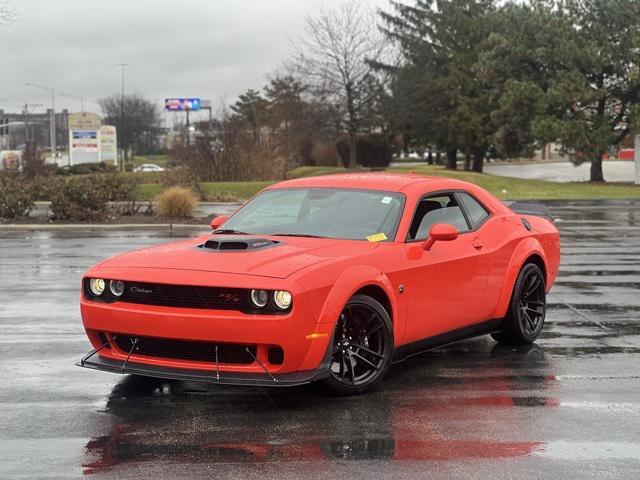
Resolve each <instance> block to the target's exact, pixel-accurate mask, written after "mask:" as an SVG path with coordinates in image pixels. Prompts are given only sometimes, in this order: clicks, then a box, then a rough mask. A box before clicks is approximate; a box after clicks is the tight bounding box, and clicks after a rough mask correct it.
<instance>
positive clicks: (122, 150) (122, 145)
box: [118, 63, 129, 172]
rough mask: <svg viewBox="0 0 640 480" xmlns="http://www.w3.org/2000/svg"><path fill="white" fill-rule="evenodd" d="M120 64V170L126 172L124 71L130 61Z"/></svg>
mask: <svg viewBox="0 0 640 480" xmlns="http://www.w3.org/2000/svg"><path fill="white" fill-rule="evenodd" d="M118 66H119V67H120V68H121V69H122V78H121V83H120V132H118V138H119V139H120V171H121V172H124V160H125V143H124V135H125V127H124V71H125V69H126V68H127V67H128V66H129V64H128V63H119V64H118Z"/></svg>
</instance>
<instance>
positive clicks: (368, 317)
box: [323, 295, 393, 395]
mask: <svg viewBox="0 0 640 480" xmlns="http://www.w3.org/2000/svg"><path fill="white" fill-rule="evenodd" d="M331 348H332V349H333V355H332V362H331V371H330V376H329V377H328V378H327V379H325V380H323V385H324V386H326V387H328V389H329V390H331V391H332V392H333V393H338V394H342V395H349V394H357V393H362V392H364V391H367V390H370V389H372V388H373V387H374V386H375V385H376V384H378V382H380V381H381V380H382V378H383V377H384V375H385V373H386V372H387V370H388V369H389V365H390V363H391V356H392V353H393V329H392V327H391V319H390V317H389V314H388V313H387V311H386V310H385V308H384V307H383V306H382V305H381V304H380V303H379V302H377V301H376V300H375V299H373V298H371V297H369V296H366V295H355V296H354V297H353V298H351V300H349V302H347V304H346V305H345V307H344V309H343V310H342V312H341V313H340V317H339V318H338V321H337V323H336V327H335V333H334V336H333V345H332V346H331Z"/></svg>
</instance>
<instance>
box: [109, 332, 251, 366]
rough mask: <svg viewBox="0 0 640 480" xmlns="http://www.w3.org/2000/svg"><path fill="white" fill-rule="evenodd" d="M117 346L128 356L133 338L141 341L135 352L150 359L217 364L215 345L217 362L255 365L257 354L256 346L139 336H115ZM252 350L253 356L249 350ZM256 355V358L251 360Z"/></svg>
mask: <svg viewBox="0 0 640 480" xmlns="http://www.w3.org/2000/svg"><path fill="white" fill-rule="evenodd" d="M114 335H115V339H114V341H115V343H116V344H117V345H118V348H120V350H122V351H124V352H126V353H129V350H131V346H132V345H133V342H134V339H136V338H137V339H138V343H137V344H136V346H135V348H134V350H133V353H135V354H136V355H146V356H148V357H163V358H175V359H179V360H192V361H198V362H210V363H213V364H215V362H216V346H217V347H218V361H219V362H220V363H232V364H240V365H249V364H251V363H253V362H254V360H253V357H255V355H256V353H257V347H256V346H255V345H241V344H235V343H217V344H216V343H212V342H200V341H190V340H173V339H169V338H156V337H140V336H132V335H123V334H114ZM246 348H248V349H249V351H250V352H251V354H249V353H248V352H247V351H246ZM252 355H253V357H252Z"/></svg>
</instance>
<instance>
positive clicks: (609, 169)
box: [484, 160, 635, 182]
mask: <svg viewBox="0 0 640 480" xmlns="http://www.w3.org/2000/svg"><path fill="white" fill-rule="evenodd" d="M590 166H591V165H590V164H589V163H583V164H582V165H579V166H577V167H576V166H574V165H573V164H572V163H571V162H569V161H566V162H558V163H535V164H529V165H518V164H502V165H490V164H487V165H485V167H484V171H485V172H486V173H491V174H493V175H500V176H503V177H517V178H535V179H537V180H550V181H553V182H581V181H588V180H589V168H590ZM602 168H603V170H604V179H605V180H606V181H608V182H633V179H634V178H635V177H634V175H635V171H634V165H633V162H630V161H619V160H606V161H604V162H602Z"/></svg>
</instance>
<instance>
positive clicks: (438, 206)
mask: <svg viewBox="0 0 640 480" xmlns="http://www.w3.org/2000/svg"><path fill="white" fill-rule="evenodd" d="M436 223H448V224H449V225H453V226H454V227H456V228H457V229H458V231H459V232H468V231H469V225H468V224H467V220H466V219H465V217H464V214H463V213H462V209H461V208H460V205H459V204H458V201H457V200H456V197H455V196H454V195H453V194H452V193H446V194H436V195H434V196H431V197H427V198H423V199H422V200H421V201H420V203H419V204H418V206H417V207H416V213H415V215H414V217H413V222H412V223H411V227H409V240H424V239H426V238H427V237H428V236H429V229H430V228H431V226H432V225H435V224H436Z"/></svg>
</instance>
